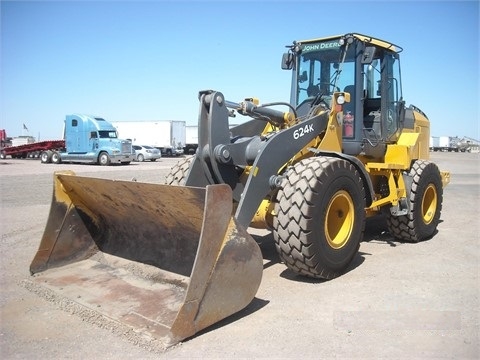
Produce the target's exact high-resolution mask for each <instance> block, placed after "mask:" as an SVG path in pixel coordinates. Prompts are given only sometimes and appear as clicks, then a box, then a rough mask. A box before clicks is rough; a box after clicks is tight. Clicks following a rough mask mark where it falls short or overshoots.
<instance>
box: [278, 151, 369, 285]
mask: <svg viewBox="0 0 480 360" xmlns="http://www.w3.org/2000/svg"><path fill="white" fill-rule="evenodd" d="M277 200H278V202H277V203H276V205H275V214H276V216H275V217H274V220H273V237H274V239H275V246H276V248H277V251H278V253H279V255H280V258H281V259H282V260H283V261H284V262H285V265H286V266H287V267H288V268H289V269H291V270H293V271H294V272H296V273H298V274H301V275H305V276H308V277H313V278H324V279H332V278H335V277H337V276H339V275H340V274H341V273H342V272H344V271H345V269H346V268H347V267H348V265H349V264H350V262H351V261H352V259H353V257H354V256H355V254H356V253H357V251H358V248H359V246H360V241H361V240H362V238H363V232H364V228H365V203H366V201H365V189H364V184H363V180H362V178H361V176H360V174H359V173H358V171H357V170H356V168H355V167H354V166H353V165H352V164H351V163H349V162H348V161H346V160H343V159H338V158H331V157H318V158H310V159H305V160H302V161H300V162H299V163H297V164H295V165H294V166H293V167H292V168H290V169H288V170H287V173H286V177H285V179H284V181H283V184H282V186H281V190H279V191H278V194H277Z"/></svg>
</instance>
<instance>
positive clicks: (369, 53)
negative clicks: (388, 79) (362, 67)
mask: <svg viewBox="0 0 480 360" xmlns="http://www.w3.org/2000/svg"><path fill="white" fill-rule="evenodd" d="M374 56H375V46H366V47H365V50H363V57H362V64H371V63H372V61H373V57H374Z"/></svg>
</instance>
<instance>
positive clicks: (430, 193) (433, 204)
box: [422, 184, 437, 224]
mask: <svg viewBox="0 0 480 360" xmlns="http://www.w3.org/2000/svg"><path fill="white" fill-rule="evenodd" d="M436 210H437V190H436V188H435V186H433V184H430V185H428V187H427V188H426V189H425V193H424V194H423V199H422V218H423V222H424V223H425V224H430V223H431V222H432V220H433V218H434V217H435V212H436Z"/></svg>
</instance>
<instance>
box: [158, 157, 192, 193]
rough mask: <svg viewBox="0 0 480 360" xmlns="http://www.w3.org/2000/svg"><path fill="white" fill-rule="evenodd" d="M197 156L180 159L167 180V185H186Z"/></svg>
mask: <svg viewBox="0 0 480 360" xmlns="http://www.w3.org/2000/svg"><path fill="white" fill-rule="evenodd" d="M194 159H195V156H186V157H184V158H182V159H180V160H179V161H178V162H177V163H176V164H175V165H174V166H173V167H172V168H171V169H170V173H169V174H168V175H167V176H166V178H165V184H167V185H181V186H183V185H185V181H186V180H187V175H188V173H189V172H190V167H191V165H192V163H193V160H194Z"/></svg>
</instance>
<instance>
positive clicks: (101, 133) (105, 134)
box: [98, 130, 117, 139]
mask: <svg viewBox="0 0 480 360" xmlns="http://www.w3.org/2000/svg"><path fill="white" fill-rule="evenodd" d="M98 135H99V137H100V138H102V139H108V138H110V139H116V138H117V132H116V131H108V130H100V131H99V132H98Z"/></svg>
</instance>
